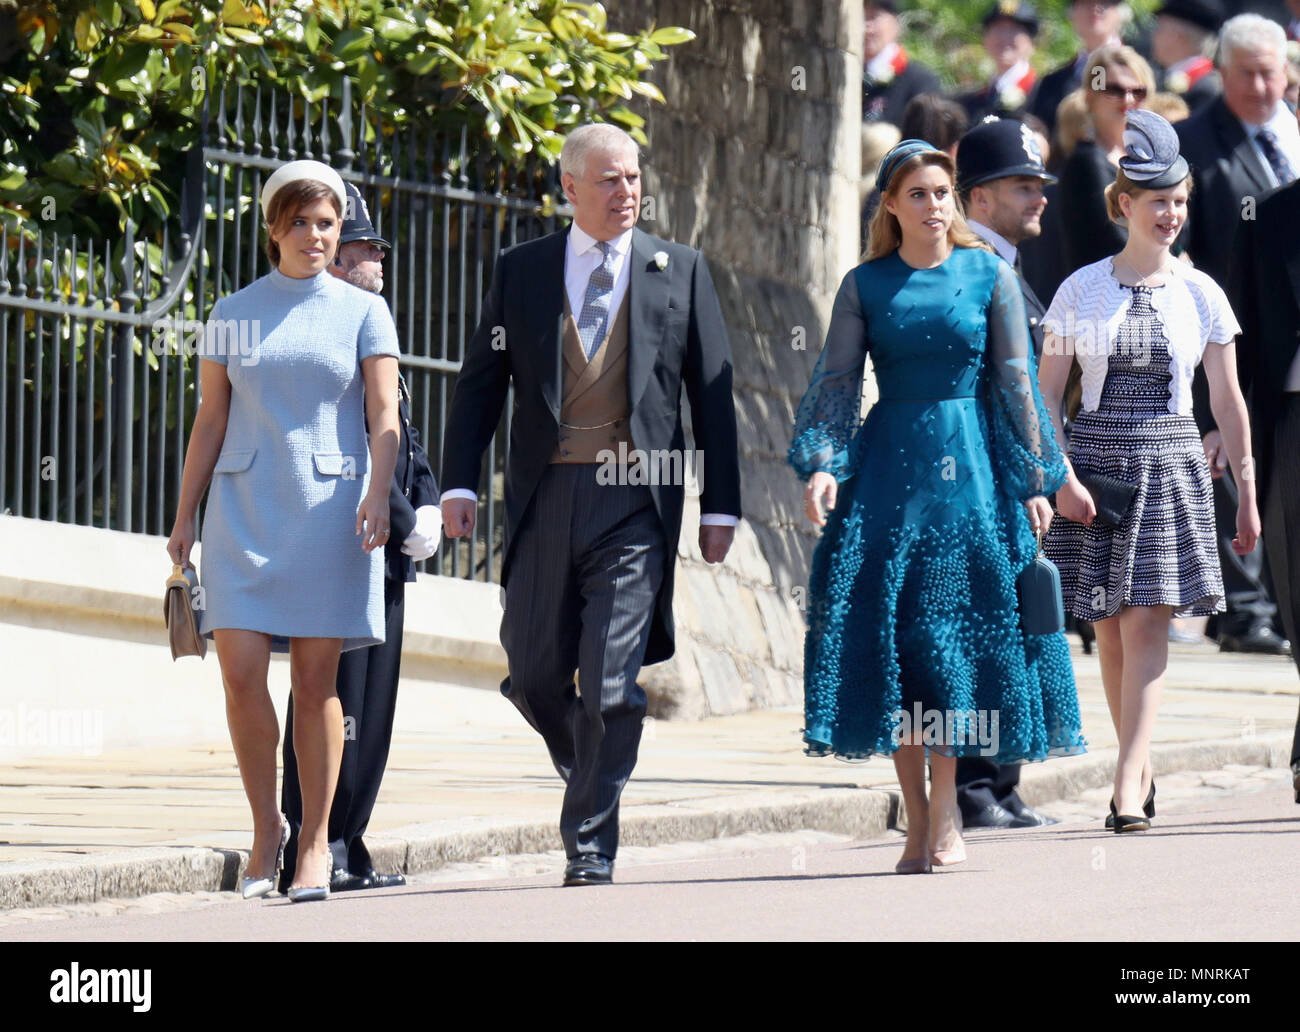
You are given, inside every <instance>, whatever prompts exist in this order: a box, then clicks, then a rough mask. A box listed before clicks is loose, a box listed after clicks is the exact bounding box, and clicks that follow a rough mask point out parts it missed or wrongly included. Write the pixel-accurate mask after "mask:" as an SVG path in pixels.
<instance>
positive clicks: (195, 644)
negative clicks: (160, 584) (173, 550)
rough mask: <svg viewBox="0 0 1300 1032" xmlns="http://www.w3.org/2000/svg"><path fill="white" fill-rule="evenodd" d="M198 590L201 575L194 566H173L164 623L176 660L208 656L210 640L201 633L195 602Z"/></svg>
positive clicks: (164, 597) (164, 602) (169, 578)
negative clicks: (186, 657) (184, 657)
mask: <svg viewBox="0 0 1300 1032" xmlns="http://www.w3.org/2000/svg"><path fill="white" fill-rule="evenodd" d="M198 590H199V575H198V571H196V570H195V569H194V567H193V566H177V565H175V564H173V566H172V575H171V576H170V577H168V578H167V587H166V589H165V591H164V594H163V621H164V622H165V623H166V624H167V641H168V643H169V644H170V645H171V647H172V659H173V660H176V659H180V657H181V656H198V657H199V659H202V658H203V657H204V656H206V655H207V654H208V640H207V639H206V638H205V637H203V635H201V634H200V633H199V613H198V610H197V609H196V608H195V607H194V602H193V600H194V598H195V592H197V591H198Z"/></svg>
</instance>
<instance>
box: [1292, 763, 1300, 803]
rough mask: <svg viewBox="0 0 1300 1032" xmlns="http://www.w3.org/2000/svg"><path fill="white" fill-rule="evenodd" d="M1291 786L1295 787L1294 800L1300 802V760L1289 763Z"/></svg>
mask: <svg viewBox="0 0 1300 1032" xmlns="http://www.w3.org/2000/svg"><path fill="white" fill-rule="evenodd" d="M1291 787H1292V788H1294V789H1295V801H1296V802H1297V803H1300V760H1296V761H1295V763H1293V764H1291Z"/></svg>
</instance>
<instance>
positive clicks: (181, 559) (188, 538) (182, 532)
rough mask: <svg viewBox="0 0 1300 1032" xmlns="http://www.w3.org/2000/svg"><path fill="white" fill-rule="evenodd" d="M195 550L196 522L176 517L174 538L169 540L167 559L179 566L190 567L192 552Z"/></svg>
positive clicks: (173, 530) (173, 526)
mask: <svg viewBox="0 0 1300 1032" xmlns="http://www.w3.org/2000/svg"><path fill="white" fill-rule="evenodd" d="M193 548H194V521H193V520H183V519H181V518H180V517H179V516H177V517H176V522H175V524H173V525H172V536H171V537H169V538H168V539H167V557H168V558H169V559H171V561H172V562H174V563H176V565H178V566H189V565H191V564H190V552H191V550H192V549H193Z"/></svg>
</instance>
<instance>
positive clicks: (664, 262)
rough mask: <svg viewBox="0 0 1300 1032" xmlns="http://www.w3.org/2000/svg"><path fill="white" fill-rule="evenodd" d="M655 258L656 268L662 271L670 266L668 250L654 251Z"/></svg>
mask: <svg viewBox="0 0 1300 1032" xmlns="http://www.w3.org/2000/svg"><path fill="white" fill-rule="evenodd" d="M654 260H655V268H657V269H658V270H659V271H660V272H663V271H664V269H666V268H668V252H667V251H656V252H655V253H654Z"/></svg>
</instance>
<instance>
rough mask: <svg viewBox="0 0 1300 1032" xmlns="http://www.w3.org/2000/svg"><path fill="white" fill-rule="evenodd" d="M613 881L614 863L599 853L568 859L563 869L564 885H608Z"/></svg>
mask: <svg viewBox="0 0 1300 1032" xmlns="http://www.w3.org/2000/svg"><path fill="white" fill-rule="evenodd" d="M613 880H614V861H613V860H611V859H610V858H609V857H607V856H601V855H600V854H599V853H584V854H583V855H582V856H572V857H569V862H568V863H567V864H566V865H565V867H564V884H565V885H608V884H609V883H610V882H612V881H613Z"/></svg>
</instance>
